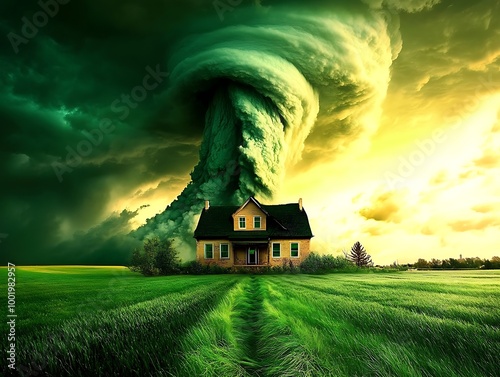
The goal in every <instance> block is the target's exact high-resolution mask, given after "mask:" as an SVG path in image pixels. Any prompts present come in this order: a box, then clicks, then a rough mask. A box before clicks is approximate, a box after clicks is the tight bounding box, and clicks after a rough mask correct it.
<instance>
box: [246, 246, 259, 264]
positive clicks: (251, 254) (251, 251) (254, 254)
mask: <svg viewBox="0 0 500 377" xmlns="http://www.w3.org/2000/svg"><path fill="white" fill-rule="evenodd" d="M258 253H259V251H258V249H257V248H255V247H249V248H248V258H247V260H248V264H257V262H258V259H259V258H258Z"/></svg>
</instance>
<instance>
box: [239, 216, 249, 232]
mask: <svg viewBox="0 0 500 377" xmlns="http://www.w3.org/2000/svg"><path fill="white" fill-rule="evenodd" d="M239 225H240V229H245V228H246V227H247V223H246V220H245V217H244V216H242V217H240V220H239Z"/></svg>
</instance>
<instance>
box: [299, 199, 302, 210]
mask: <svg viewBox="0 0 500 377" xmlns="http://www.w3.org/2000/svg"><path fill="white" fill-rule="evenodd" d="M299 209H300V210H301V211H302V198H300V199H299Z"/></svg>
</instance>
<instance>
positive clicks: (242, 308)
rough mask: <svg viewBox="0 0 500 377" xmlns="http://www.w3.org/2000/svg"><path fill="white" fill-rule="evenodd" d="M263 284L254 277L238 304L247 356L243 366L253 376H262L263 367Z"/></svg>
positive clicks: (242, 361) (243, 359)
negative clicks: (260, 349) (261, 351)
mask: <svg viewBox="0 0 500 377" xmlns="http://www.w3.org/2000/svg"><path fill="white" fill-rule="evenodd" d="M262 301H263V295H262V282H261V279H260V278H256V277H255V276H254V275H252V276H251V277H250V281H249V282H248V283H247V286H246V287H245V294H244V296H243V297H241V301H240V302H239V303H238V306H237V310H238V312H239V317H240V319H241V320H242V326H241V327H242V328H241V329H240V331H241V333H242V334H243V342H244V348H245V350H246V356H245V357H244V358H242V360H241V366H242V367H243V368H244V369H245V371H246V372H247V373H248V374H249V375H251V376H262V375H263V366H262V360H261V359H260V357H259V350H258V347H259V344H260V339H261V326H262V323H261V321H262Z"/></svg>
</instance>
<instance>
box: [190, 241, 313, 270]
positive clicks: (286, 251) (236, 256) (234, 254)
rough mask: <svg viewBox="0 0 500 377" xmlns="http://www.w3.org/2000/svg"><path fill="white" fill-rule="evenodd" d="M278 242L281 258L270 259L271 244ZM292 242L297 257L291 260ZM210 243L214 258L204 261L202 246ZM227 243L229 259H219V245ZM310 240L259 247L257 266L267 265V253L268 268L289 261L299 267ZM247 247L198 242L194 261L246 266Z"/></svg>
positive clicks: (227, 265) (306, 254) (306, 253)
mask: <svg viewBox="0 0 500 377" xmlns="http://www.w3.org/2000/svg"><path fill="white" fill-rule="evenodd" d="M273 242H279V243H280V244H281V257H280V258H273V257H272V243H273ZM292 242H298V243H299V257H298V258H292V257H291V256H290V244H291V243H292ZM207 243H210V244H213V250H214V258H213V259H205V257H204V247H205V246H204V245H205V244H207ZM221 243H229V259H220V244H221ZM310 243H311V241H310V240H289V239H277V240H272V241H271V242H270V243H269V248H268V247H267V245H259V246H258V248H259V265H267V264H268V253H269V266H282V265H283V263H284V262H286V263H288V261H289V260H291V261H292V262H293V264H294V265H299V264H300V263H301V262H302V261H303V260H304V259H305V258H307V256H308V255H309V253H310ZM247 249H248V247H247V246H234V245H232V243H231V242H229V241H227V240H223V239H219V240H200V241H197V242H196V260H198V261H199V262H200V263H202V264H217V265H219V266H223V267H231V266H233V265H236V266H237V265H245V264H247Z"/></svg>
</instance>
